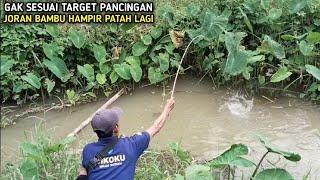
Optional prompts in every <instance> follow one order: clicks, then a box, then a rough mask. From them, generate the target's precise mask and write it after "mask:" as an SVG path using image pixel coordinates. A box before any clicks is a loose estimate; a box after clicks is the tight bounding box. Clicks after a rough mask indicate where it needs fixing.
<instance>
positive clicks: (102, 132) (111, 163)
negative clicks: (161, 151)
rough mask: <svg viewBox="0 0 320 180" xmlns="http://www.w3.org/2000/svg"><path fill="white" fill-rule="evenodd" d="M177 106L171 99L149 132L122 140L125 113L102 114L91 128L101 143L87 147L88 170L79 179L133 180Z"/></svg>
mask: <svg viewBox="0 0 320 180" xmlns="http://www.w3.org/2000/svg"><path fill="white" fill-rule="evenodd" d="M174 103H175V102H174V99H173V97H171V98H170V99H168V100H167V103H166V105H165V107H164V109H163V111H162V113H161V115H160V116H159V117H158V118H157V119H156V120H155V121H154V123H153V124H152V126H151V127H149V128H148V129H147V130H146V131H144V132H141V133H138V134H135V135H133V136H130V137H121V138H119V134H120V126H119V119H120V117H121V114H122V110H121V109H120V108H111V109H104V110H101V111H98V112H97V113H96V114H95V115H94V117H93V119H92V121H91V126H92V129H93V131H94V132H95V133H96V134H97V136H98V138H99V140H98V142H94V143H91V144H87V145H86V146H85V147H84V149H83V152H82V158H83V159H82V166H83V167H84V168H82V169H81V170H80V171H79V176H78V177H77V179H78V180H85V179H94V180H99V179H104V180H107V179H112V180H123V179H126V180H130V179H132V180H133V179H134V174H135V169H136V163H137V160H138V159H139V157H140V156H141V154H142V153H143V152H144V150H146V149H147V148H148V146H149V142H150V139H151V138H152V137H153V136H154V135H156V134H157V133H158V132H159V131H160V130H161V128H162V127H163V126H164V124H165V122H166V120H167V118H168V116H169V114H170V112H171V110H172V109H173V108H174Z"/></svg>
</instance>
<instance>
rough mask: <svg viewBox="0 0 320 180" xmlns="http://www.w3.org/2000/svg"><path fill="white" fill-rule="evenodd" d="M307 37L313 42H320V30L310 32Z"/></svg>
mask: <svg viewBox="0 0 320 180" xmlns="http://www.w3.org/2000/svg"><path fill="white" fill-rule="evenodd" d="M306 39H307V41H308V42H309V43H311V44H320V32H309V34H308V36H307V38H306Z"/></svg>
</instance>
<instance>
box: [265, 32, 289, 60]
mask: <svg viewBox="0 0 320 180" xmlns="http://www.w3.org/2000/svg"><path fill="white" fill-rule="evenodd" d="M262 47H264V48H263V50H265V51H267V52H269V53H271V54H272V55H274V56H275V57H277V58H278V59H284V58H285V57H286V54H285V51H284V48H283V47H282V45H281V44H279V43H278V42H276V41H274V40H273V39H272V38H271V37H270V36H267V35H266V36H265V37H264V40H263V42H262Z"/></svg>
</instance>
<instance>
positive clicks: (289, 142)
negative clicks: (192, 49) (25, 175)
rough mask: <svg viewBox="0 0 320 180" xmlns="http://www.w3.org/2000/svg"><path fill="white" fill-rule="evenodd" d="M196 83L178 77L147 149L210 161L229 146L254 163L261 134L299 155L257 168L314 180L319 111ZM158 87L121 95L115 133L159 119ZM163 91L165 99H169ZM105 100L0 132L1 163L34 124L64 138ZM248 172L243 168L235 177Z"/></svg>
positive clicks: (88, 136) (83, 137)
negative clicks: (174, 149)
mask: <svg viewBox="0 0 320 180" xmlns="http://www.w3.org/2000/svg"><path fill="white" fill-rule="evenodd" d="M198 80H199V79H196V78H190V77H188V78H185V77H184V78H181V79H180V80H179V81H178V83H177V88H176V90H177V92H176V93H175V100H176V105H175V109H174V111H173V114H172V116H171V117H170V119H169V120H168V121H167V124H166V125H165V127H164V128H163V130H162V131H161V132H160V133H159V134H158V135H157V136H156V137H155V138H154V139H153V140H152V142H151V147H154V148H164V147H166V146H167V145H168V144H169V143H170V142H181V144H182V146H183V147H184V148H185V149H187V150H188V151H190V152H191V153H192V154H193V155H194V156H196V157H200V158H202V157H205V158H212V157H215V156H216V155H218V154H220V153H222V152H223V151H224V150H225V149H226V148H228V147H229V146H230V145H232V144H234V143H244V144H246V145H248V146H249V147H250V153H249V156H248V158H249V159H250V160H252V161H254V162H255V163H257V162H258V160H259V157H261V156H262V155H263V153H264V152H265V149H264V148H263V146H262V145H261V144H260V143H259V141H258V140H257V138H256V137H255V136H254V135H255V134H256V133H262V134H264V135H266V136H267V137H269V139H270V140H271V141H272V143H274V144H275V145H277V146H278V147H280V148H282V149H284V150H290V151H294V152H297V153H299V154H300V155H301V156H302V159H301V161H300V162H289V161H286V160H284V158H279V156H277V155H270V156H268V158H267V159H268V161H265V162H264V163H263V168H266V167H274V166H279V167H283V168H286V169H288V170H289V171H290V172H291V173H292V174H293V175H294V176H295V177H296V178H297V179H302V177H303V176H304V175H306V174H307V173H308V172H309V171H310V172H311V177H312V179H320V133H319V131H320V130H319V129H320V107H319V106H316V105H311V104H310V103H308V102H303V101H301V100H298V99H291V98H285V97H283V98H278V99H276V100H274V102H270V101H268V100H266V99H265V98H261V97H253V99H252V98H244V96H243V95H241V93H238V92H237V91H235V90H233V91H230V90H227V89H217V90H215V89H214V88H212V83H211V82H210V81H209V80H203V81H202V82H201V83H200V84H198ZM163 92H164V91H163V88H161V87H146V88H136V89H135V90H134V91H133V92H132V93H131V94H128V95H123V96H122V97H120V98H119V99H118V100H117V101H116V102H115V103H114V104H113V105H112V106H119V107H121V108H122V109H123V110H124V112H125V113H124V116H123V118H122V119H121V122H120V128H121V130H122V132H123V134H125V135H130V134H132V133H134V132H139V131H143V130H144V129H146V128H147V127H149V126H150V125H151V124H152V122H153V121H154V120H155V119H156V118H157V116H158V115H159V114H160V111H161V109H162V108H163V105H164V102H165V98H164V97H163ZM169 95H170V94H169V90H167V91H166V96H167V97H169ZM104 102H105V100H100V101H97V102H93V103H89V104H85V105H80V106H77V107H75V108H71V109H64V110H62V111H51V112H47V113H45V114H43V113H39V114H36V115H34V116H32V117H29V118H25V119H23V120H20V121H19V122H18V123H17V124H15V125H13V126H10V127H7V128H5V129H2V130H1V164H2V165H3V164H4V163H5V162H8V161H12V160H14V158H15V157H16V155H17V154H18V153H19V149H18V146H19V144H20V142H23V141H25V140H26V139H28V138H30V132H32V131H33V130H34V127H35V125H36V124H37V123H39V122H45V126H46V128H47V129H49V130H48V133H49V134H51V135H52V136H53V137H54V138H55V139H60V138H63V137H65V136H66V135H67V134H68V133H70V132H71V131H72V130H73V129H74V128H76V127H77V126H78V125H79V124H80V123H81V122H82V121H83V120H85V119H86V118H87V117H88V116H89V115H90V114H91V113H93V112H94V111H95V110H96V109H97V108H99V107H100V106H101V105H102V104H103V103H104ZM94 140H95V135H94V134H93V133H92V132H91V128H90V126H89V127H87V128H85V129H84V130H83V131H82V132H81V133H80V136H79V137H78V140H77V142H76V143H75V145H74V146H75V147H76V148H78V149H79V150H81V148H82V147H83V145H84V144H85V143H87V142H91V141H94ZM248 171H249V172H250V171H251V172H252V170H251V169H250V170H246V169H245V168H240V169H237V172H239V173H238V174H242V173H241V172H248Z"/></svg>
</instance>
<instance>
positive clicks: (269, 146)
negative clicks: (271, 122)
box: [257, 134, 301, 161]
mask: <svg viewBox="0 0 320 180" xmlns="http://www.w3.org/2000/svg"><path fill="white" fill-rule="evenodd" d="M257 136H258V138H259V140H260V142H261V143H262V144H263V145H264V147H265V148H266V149H267V150H268V151H269V152H273V153H277V154H280V155H282V156H283V157H284V158H286V159H288V160H290V161H300V159H301V156H300V155H299V154H297V153H294V152H288V151H282V150H280V149H279V148H278V147H276V146H274V145H272V144H271V143H270V141H269V140H268V139H267V138H266V137H264V136H262V135H259V134H258V135H257Z"/></svg>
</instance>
